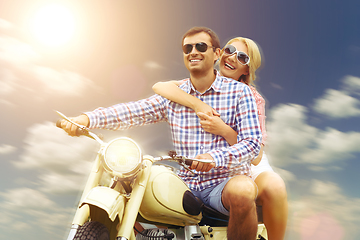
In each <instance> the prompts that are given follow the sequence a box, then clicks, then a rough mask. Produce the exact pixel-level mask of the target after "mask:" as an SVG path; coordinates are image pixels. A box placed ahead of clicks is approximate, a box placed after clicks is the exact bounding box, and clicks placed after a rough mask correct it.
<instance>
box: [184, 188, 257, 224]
mask: <svg viewBox="0 0 360 240" xmlns="http://www.w3.org/2000/svg"><path fill="white" fill-rule="evenodd" d="M183 208H184V210H185V212H187V213H188V214H190V215H198V214H200V212H201V213H202V219H201V221H200V223H199V225H201V226H202V225H209V226H214V227H223V226H227V224H228V222H229V216H227V215H225V214H223V213H221V212H219V211H217V210H215V209H213V208H212V207H209V206H207V205H205V204H204V203H203V202H202V201H201V200H200V199H199V198H198V197H196V196H195V195H194V194H193V193H192V192H191V191H186V192H185V193H184V196H183ZM256 211H257V215H258V222H259V223H263V218H262V206H256Z"/></svg>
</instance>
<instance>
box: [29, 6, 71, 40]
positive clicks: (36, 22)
mask: <svg viewBox="0 0 360 240" xmlns="http://www.w3.org/2000/svg"><path fill="white" fill-rule="evenodd" d="M31 30H32V33H33V34H34V36H35V37H36V38H37V39H38V40H39V41H40V42H42V43H43V44H45V45H48V46H59V45H62V44H65V43H66V42H68V41H69V40H70V39H71V37H72V36H73V35H74V32H75V19H74V16H73V14H72V13H71V12H70V11H69V9H67V8H66V7H64V6H61V5H57V4H53V5H47V6H44V7H42V8H41V9H39V10H38V11H37V12H36V13H35V16H34V18H33V20H32V22H31Z"/></svg>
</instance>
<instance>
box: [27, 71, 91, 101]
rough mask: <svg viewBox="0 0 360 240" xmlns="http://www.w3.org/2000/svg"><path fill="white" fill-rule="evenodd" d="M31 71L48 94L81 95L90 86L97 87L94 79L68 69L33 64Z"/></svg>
mask: <svg viewBox="0 0 360 240" xmlns="http://www.w3.org/2000/svg"><path fill="white" fill-rule="evenodd" d="M31 73H32V74H33V77H34V79H36V80H38V81H39V82H40V83H41V85H42V86H43V89H44V90H45V92H46V93H48V94H65V95H71V96H80V95H81V94H83V93H84V92H85V91H86V89H88V88H93V89H95V85H94V84H93V82H92V81H90V80H89V79H87V78H85V77H83V76H81V75H79V74H77V73H74V72H70V71H67V70H63V71H57V70H54V69H51V68H47V67H42V66H33V67H32V69H31ZM37 92H38V91H37Z"/></svg>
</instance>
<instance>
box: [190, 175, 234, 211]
mask: <svg viewBox="0 0 360 240" xmlns="http://www.w3.org/2000/svg"><path fill="white" fill-rule="evenodd" d="M230 179H231V178H228V179H226V180H225V181H223V182H222V183H220V184H218V185H216V186H213V187H209V188H205V189H204V190H202V191H194V190H192V193H193V194H194V195H195V196H196V197H198V198H200V199H201V201H202V202H203V203H204V204H205V205H207V206H209V207H212V208H214V209H215V210H217V211H218V212H221V213H223V214H225V215H227V216H229V211H228V210H227V209H226V208H225V207H224V205H223V203H222V201H221V194H222V191H223V189H224V187H225V185H226V184H227V182H228V181H229V180H230Z"/></svg>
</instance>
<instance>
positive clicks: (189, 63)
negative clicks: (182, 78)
mask: <svg viewBox="0 0 360 240" xmlns="http://www.w3.org/2000/svg"><path fill="white" fill-rule="evenodd" d="M201 42H203V43H206V44H207V45H208V49H207V51H206V52H199V51H198V50H197V49H196V48H195V44H196V43H201ZM186 44H193V48H192V51H191V52H190V53H188V54H185V53H183V54H184V64H185V66H186V68H187V69H188V70H189V72H190V74H192V75H197V74H202V73H207V72H208V71H209V70H211V71H212V69H213V67H214V62H215V61H216V59H217V58H218V55H217V54H216V52H214V51H213V48H212V44H211V38H210V36H209V35H208V34H207V33H205V32H200V33H197V34H194V35H191V36H187V37H186V38H185V39H184V41H183V46H184V45H186Z"/></svg>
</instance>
